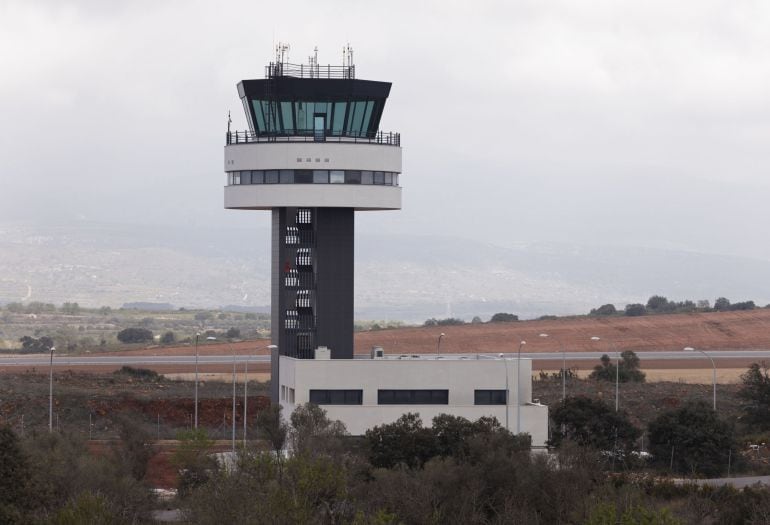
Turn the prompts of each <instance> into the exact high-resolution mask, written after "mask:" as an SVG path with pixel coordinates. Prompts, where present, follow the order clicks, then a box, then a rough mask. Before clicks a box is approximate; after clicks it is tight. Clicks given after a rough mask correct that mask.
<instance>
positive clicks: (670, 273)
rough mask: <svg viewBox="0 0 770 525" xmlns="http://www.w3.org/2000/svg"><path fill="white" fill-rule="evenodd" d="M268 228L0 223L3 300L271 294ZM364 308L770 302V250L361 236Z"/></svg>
mask: <svg viewBox="0 0 770 525" xmlns="http://www.w3.org/2000/svg"><path fill="white" fill-rule="evenodd" d="M269 249H270V245H269V234H268V231H267V229H257V228H254V229H245V228H244V229H240V230H238V229H206V228H196V229H195V230H194V231H193V230H192V229H190V228H187V227H185V226H179V227H177V228H149V227H128V226H115V225H105V224H95V223H73V224H69V225H66V224H64V225H61V226H59V227H56V228H50V227H46V228H37V227H35V226H34V225H28V224H25V225H18V224H2V225H0V303H2V302H11V301H19V300H23V301H44V302H53V303H56V304H61V303H63V302H78V303H79V304H80V305H83V306H94V307H98V306H102V305H107V306H112V307H117V306H120V305H123V304H126V303H128V304H131V303H134V304H136V303H150V304H161V305H169V306H170V305H176V306H177V307H185V308H196V307H197V308H205V307H209V308H211V307H213V308H217V307H219V306H220V305H228V306H227V308H228V309H237V308H243V309H245V310H243V311H254V312H259V313H261V312H264V311H266V306H265V305H268V304H269V303H270V268H269V261H270V257H269ZM356 258H357V259H356V276H355V301H356V304H355V312H356V317H357V318H359V319H382V320H387V319H391V320H404V321H410V322H422V321H423V320H425V319H427V318H430V317H460V318H464V319H466V320H470V319H471V318H472V317H473V316H476V315H478V316H481V317H482V318H484V319H488V318H489V317H491V315H492V314H494V313H496V312H511V313H514V314H517V315H519V316H520V317H521V318H522V319H526V318H535V317H539V316H541V315H546V314H557V315H566V314H576V313H581V314H582V313H587V312H588V311H589V310H590V309H591V308H595V307H597V306H599V305H601V304H604V303H614V304H616V305H617V306H618V307H619V308H622V307H623V306H624V305H625V304H627V303H633V302H642V303H643V302H646V300H647V298H648V297H650V296H651V295H654V294H662V295H665V296H667V297H669V298H670V299H673V300H682V299H692V300H698V299H708V300H710V301H711V302H712V303H713V301H714V299H716V298H717V297H719V296H725V297H728V298H729V299H731V300H732V301H742V300H749V299H750V300H754V301H755V302H756V303H757V304H758V305H764V304H767V303H770V278H768V277H770V261H764V260H756V259H747V258H739V257H730V256H724V255H710V254H702V253H693V252H685V251H676V250H663V249H652V248H645V247H629V246H602V245H578V244H547V243H541V244H528V245H510V246H505V240H504V239H501V240H500V245H493V244H488V243H481V242H477V241H474V240H469V239H463V238H456V237H430V236H423V237H420V236H384V235H368V234H361V235H358V236H357V237H356Z"/></svg>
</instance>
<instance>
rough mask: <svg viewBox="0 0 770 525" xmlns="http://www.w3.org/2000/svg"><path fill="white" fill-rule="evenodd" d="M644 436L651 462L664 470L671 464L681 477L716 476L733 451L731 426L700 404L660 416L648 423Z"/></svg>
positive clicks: (689, 404)
mask: <svg viewBox="0 0 770 525" xmlns="http://www.w3.org/2000/svg"><path fill="white" fill-rule="evenodd" d="M648 435H649V442H650V452H651V453H652V456H653V460H654V461H655V463H657V464H658V465H659V466H661V467H664V468H668V467H669V465H670V464H671V463H672V462H673V468H674V471H676V472H679V473H682V474H705V475H707V476H716V475H719V474H721V473H722V472H723V471H724V470H726V469H727V461H728V456H729V455H730V451H731V450H735V439H734V436H733V428H732V426H731V425H730V424H729V423H727V422H725V421H722V420H720V419H719V418H718V417H717V413H716V412H715V411H714V410H713V409H712V408H711V405H708V404H706V403H703V402H697V403H688V404H686V405H684V406H683V407H681V408H678V409H676V410H671V411H669V412H665V413H663V414H661V415H660V416H658V417H657V418H656V419H655V420H653V421H652V422H650V424H649V430H648ZM672 455H673V461H672Z"/></svg>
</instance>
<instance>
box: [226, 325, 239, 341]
mask: <svg viewBox="0 0 770 525" xmlns="http://www.w3.org/2000/svg"><path fill="white" fill-rule="evenodd" d="M225 337H227V338H228V339H240V337H241V331H240V330H239V329H238V328H235V327H230V328H228V329H227V332H226V333H225Z"/></svg>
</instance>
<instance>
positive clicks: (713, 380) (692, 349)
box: [684, 346, 717, 412]
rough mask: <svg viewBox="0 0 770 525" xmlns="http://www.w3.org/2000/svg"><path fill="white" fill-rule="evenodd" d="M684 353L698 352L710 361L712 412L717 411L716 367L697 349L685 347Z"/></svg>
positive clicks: (704, 353) (710, 359)
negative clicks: (712, 393)
mask: <svg viewBox="0 0 770 525" xmlns="http://www.w3.org/2000/svg"><path fill="white" fill-rule="evenodd" d="M684 351H685V352H700V353H701V354H703V355H705V356H706V357H708V358H709V361H711V368H712V369H713V372H712V376H711V384H712V388H713V390H714V412H716V411H717V365H716V364H715V363H714V359H712V358H711V356H710V355H708V354H707V353H706V352H704V351H703V350H701V349H699V348H693V347H692V346H687V347H685V348H684Z"/></svg>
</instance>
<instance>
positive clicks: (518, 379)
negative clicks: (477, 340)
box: [505, 341, 531, 434]
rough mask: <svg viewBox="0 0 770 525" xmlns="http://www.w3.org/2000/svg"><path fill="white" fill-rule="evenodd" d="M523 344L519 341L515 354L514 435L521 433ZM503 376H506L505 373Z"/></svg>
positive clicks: (524, 342) (523, 342)
mask: <svg viewBox="0 0 770 525" xmlns="http://www.w3.org/2000/svg"><path fill="white" fill-rule="evenodd" d="M525 344H527V342H526V341H521V342H520V343H519V350H518V351H517V352H516V434H520V433H521V347H522V346H524V345H525ZM505 375H506V377H507V376H508V374H507V373H506V374H505ZM530 379H531V378H530Z"/></svg>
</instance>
